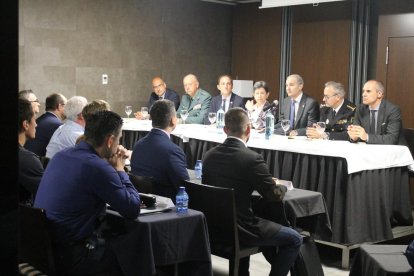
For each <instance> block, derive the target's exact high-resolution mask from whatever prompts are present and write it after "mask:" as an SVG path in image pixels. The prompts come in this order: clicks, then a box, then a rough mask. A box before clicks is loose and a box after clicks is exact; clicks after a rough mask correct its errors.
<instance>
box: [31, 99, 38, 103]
mask: <svg viewBox="0 0 414 276" xmlns="http://www.w3.org/2000/svg"><path fill="white" fill-rule="evenodd" d="M30 102H31V103H39V99H36V100H33V101H30Z"/></svg>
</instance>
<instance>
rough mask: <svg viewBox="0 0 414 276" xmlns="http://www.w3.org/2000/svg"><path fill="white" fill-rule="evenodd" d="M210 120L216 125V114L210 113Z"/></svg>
mask: <svg viewBox="0 0 414 276" xmlns="http://www.w3.org/2000/svg"><path fill="white" fill-rule="evenodd" d="M208 120H209V121H210V123H211V124H214V122H215V121H216V112H210V113H208Z"/></svg>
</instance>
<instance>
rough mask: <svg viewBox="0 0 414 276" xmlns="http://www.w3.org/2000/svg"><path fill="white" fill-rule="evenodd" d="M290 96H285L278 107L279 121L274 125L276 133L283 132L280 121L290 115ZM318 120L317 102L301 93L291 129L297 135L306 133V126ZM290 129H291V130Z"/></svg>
mask: <svg viewBox="0 0 414 276" xmlns="http://www.w3.org/2000/svg"><path fill="white" fill-rule="evenodd" d="M290 101H291V99H290V97H286V98H285V99H284V100H283V103H282V106H281V107H280V116H279V122H278V123H277V124H276V125H275V133H276V134H282V135H283V134H284V133H285V132H284V131H283V129H282V126H281V125H280V121H281V120H283V119H289V116H290ZM318 121H319V104H318V102H317V101H315V100H314V99H313V98H311V97H309V96H307V95H306V94H305V93H303V95H302V98H301V100H300V103H299V109H298V113H297V115H296V119H295V124H294V126H293V129H294V130H296V131H297V132H298V135H301V136H304V135H306V128H307V127H310V126H312V125H313V124H314V123H317V122H318ZM293 129H291V130H293Z"/></svg>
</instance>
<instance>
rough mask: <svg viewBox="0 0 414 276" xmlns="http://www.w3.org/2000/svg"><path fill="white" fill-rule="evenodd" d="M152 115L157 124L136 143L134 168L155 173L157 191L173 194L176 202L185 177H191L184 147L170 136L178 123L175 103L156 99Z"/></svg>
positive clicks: (137, 170)
mask: <svg viewBox="0 0 414 276" xmlns="http://www.w3.org/2000/svg"><path fill="white" fill-rule="evenodd" d="M150 115H151V118H152V127H153V128H152V129H151V131H150V132H149V133H148V134H147V135H146V136H145V137H144V138H143V139H141V140H139V141H138V142H137V143H136V144H135V146H134V149H133V152H132V157H131V172H132V174H134V175H140V176H150V177H153V178H154V180H155V184H154V187H153V190H154V194H157V195H161V196H165V197H169V198H171V199H172V200H173V201H174V202H175V195H176V194H177V192H178V187H179V186H180V184H181V181H182V180H184V179H185V180H188V179H190V177H189V176H188V172H187V161H186V156H185V154H184V152H183V150H182V149H181V148H180V147H179V146H177V145H176V144H174V143H173V142H172V141H171V140H170V134H171V132H172V131H173V130H174V129H175V127H176V126H177V116H176V111H175V107H174V103H173V102H171V101H170V100H159V101H156V102H155V103H154V105H153V106H152V108H151V111H150Z"/></svg>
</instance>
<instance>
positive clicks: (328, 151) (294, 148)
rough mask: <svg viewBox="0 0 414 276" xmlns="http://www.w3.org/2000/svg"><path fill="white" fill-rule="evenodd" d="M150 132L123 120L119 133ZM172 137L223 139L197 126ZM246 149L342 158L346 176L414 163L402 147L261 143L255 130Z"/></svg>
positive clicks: (143, 124) (276, 139)
mask: <svg viewBox="0 0 414 276" xmlns="http://www.w3.org/2000/svg"><path fill="white" fill-rule="evenodd" d="M151 128H152V126H151V121H148V120H146V121H141V120H136V119H134V118H131V119H126V118H124V126H123V130H132V131H150V130H151ZM172 134H173V135H175V136H178V137H180V138H181V139H183V142H188V141H189V139H198V140H203V141H209V142H216V143H222V142H223V141H224V140H225V139H226V135H225V134H224V133H223V132H222V131H219V130H218V129H216V128H215V127H210V126H205V125H197V124H187V125H178V126H177V128H176V129H175V130H174V131H173V133H172ZM247 145H248V147H252V148H260V149H269V150H277V151H287V152H297V153H304V154H312V155H323V156H332V157H342V158H345V159H346V161H347V165H348V174H352V173H355V172H359V171H364V170H375V169H385V168H391V167H403V166H408V168H409V169H410V170H412V171H414V160H413V157H412V156H411V153H410V150H409V149H408V147H406V146H396V145H368V144H365V143H350V142H348V141H330V140H309V139H307V138H306V137H304V136H300V137H296V138H295V139H288V138H287V137H286V136H282V135H273V136H272V137H271V138H270V139H269V140H265V138H264V133H256V132H255V130H252V133H251V135H250V140H249V141H248V143H247Z"/></svg>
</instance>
